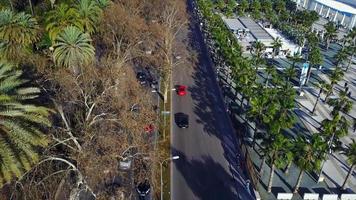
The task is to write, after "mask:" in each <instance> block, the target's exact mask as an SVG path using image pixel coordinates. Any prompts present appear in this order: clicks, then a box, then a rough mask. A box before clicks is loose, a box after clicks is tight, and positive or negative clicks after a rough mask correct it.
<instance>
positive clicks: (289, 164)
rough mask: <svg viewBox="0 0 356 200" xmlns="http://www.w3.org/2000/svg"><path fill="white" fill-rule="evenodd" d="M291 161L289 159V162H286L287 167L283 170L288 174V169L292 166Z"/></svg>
mask: <svg viewBox="0 0 356 200" xmlns="http://www.w3.org/2000/svg"><path fill="white" fill-rule="evenodd" d="M292 163H293V162H292V161H289V162H288V165H287V167H286V170H285V171H284V173H285V174H288V173H289V169H290V167H291V166H292Z"/></svg>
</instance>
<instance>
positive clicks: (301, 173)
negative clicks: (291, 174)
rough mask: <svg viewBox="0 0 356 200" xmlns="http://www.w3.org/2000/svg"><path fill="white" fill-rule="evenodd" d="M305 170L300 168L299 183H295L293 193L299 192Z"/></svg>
mask: <svg viewBox="0 0 356 200" xmlns="http://www.w3.org/2000/svg"><path fill="white" fill-rule="evenodd" d="M303 172H304V170H300V173H299V176H298V180H297V183H296V184H295V187H294V191H293V193H297V192H298V190H299V187H300V183H301V182H302V178H303Z"/></svg>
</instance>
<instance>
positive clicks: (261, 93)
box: [247, 85, 278, 148]
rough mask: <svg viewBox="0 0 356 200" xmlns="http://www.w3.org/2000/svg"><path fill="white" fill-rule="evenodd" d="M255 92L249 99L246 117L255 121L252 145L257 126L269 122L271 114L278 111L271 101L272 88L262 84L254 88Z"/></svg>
mask: <svg viewBox="0 0 356 200" xmlns="http://www.w3.org/2000/svg"><path fill="white" fill-rule="evenodd" d="M256 90H257V92H256V93H255V95H254V96H253V97H252V98H251V100H250V105H251V106H250V108H249V110H248V112H247V117H248V118H249V119H251V121H254V122H255V130H254V134H253V141H252V145H253V148H254V147H255V143H256V139H257V137H256V136H257V131H258V128H259V127H261V126H263V125H264V124H268V123H270V122H271V120H272V118H273V116H274V115H275V113H276V112H277V111H278V106H276V105H275V103H274V102H275V101H272V98H273V95H274V93H275V89H274V88H265V89H264V88H263V86H262V85H259V87H258V88H257V89H256Z"/></svg>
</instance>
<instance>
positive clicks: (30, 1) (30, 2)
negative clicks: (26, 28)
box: [28, 0, 35, 16]
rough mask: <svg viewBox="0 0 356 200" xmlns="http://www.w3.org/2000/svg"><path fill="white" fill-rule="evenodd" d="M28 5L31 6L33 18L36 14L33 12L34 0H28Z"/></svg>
mask: <svg viewBox="0 0 356 200" xmlns="http://www.w3.org/2000/svg"><path fill="white" fill-rule="evenodd" d="M28 4H29V5H30V8H31V14H32V16H34V15H35V12H34V11H33V6H32V0H28Z"/></svg>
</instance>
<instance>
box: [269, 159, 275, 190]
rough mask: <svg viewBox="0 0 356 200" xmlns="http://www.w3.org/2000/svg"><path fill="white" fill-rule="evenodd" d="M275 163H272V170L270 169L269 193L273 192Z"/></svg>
mask: <svg viewBox="0 0 356 200" xmlns="http://www.w3.org/2000/svg"><path fill="white" fill-rule="evenodd" d="M274 168H275V166H274V163H272V166H271V171H270V175H269V181H268V193H271V192H272V183H273V175H274Z"/></svg>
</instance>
